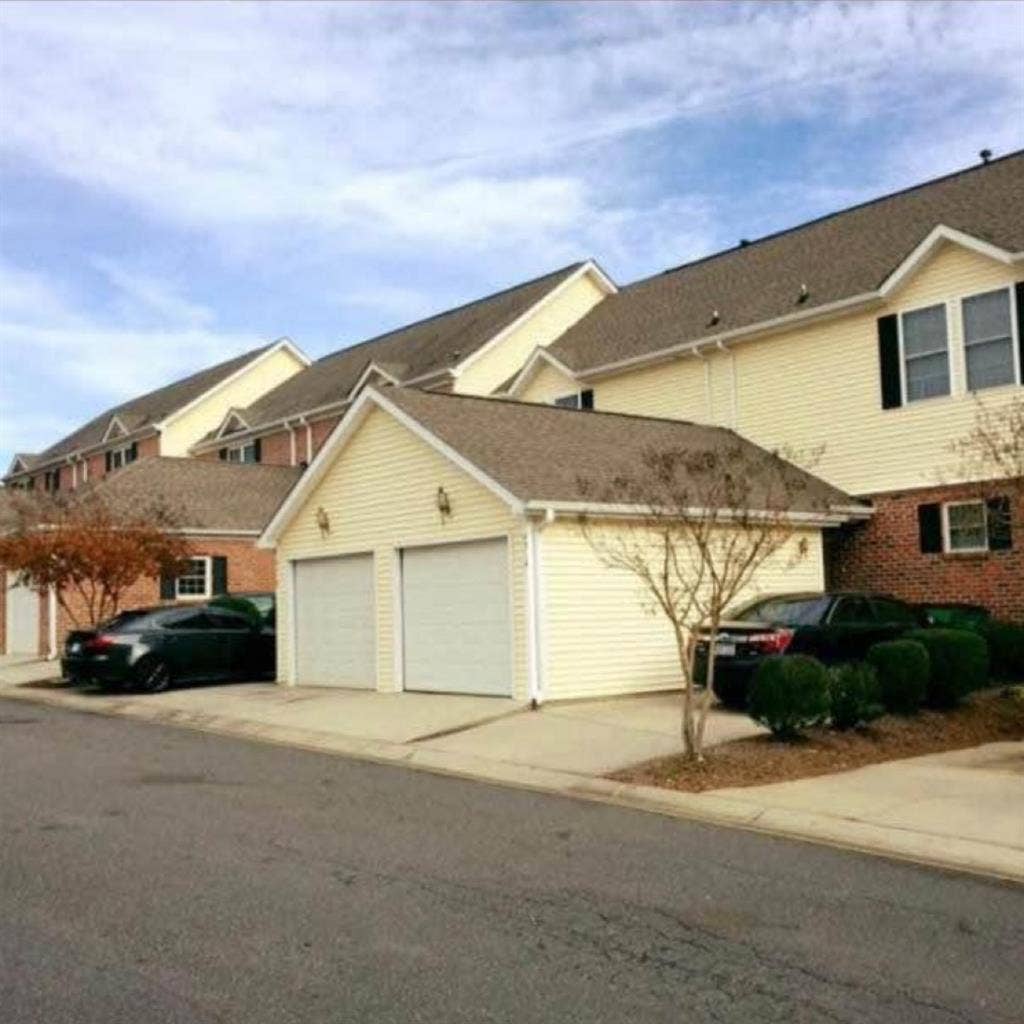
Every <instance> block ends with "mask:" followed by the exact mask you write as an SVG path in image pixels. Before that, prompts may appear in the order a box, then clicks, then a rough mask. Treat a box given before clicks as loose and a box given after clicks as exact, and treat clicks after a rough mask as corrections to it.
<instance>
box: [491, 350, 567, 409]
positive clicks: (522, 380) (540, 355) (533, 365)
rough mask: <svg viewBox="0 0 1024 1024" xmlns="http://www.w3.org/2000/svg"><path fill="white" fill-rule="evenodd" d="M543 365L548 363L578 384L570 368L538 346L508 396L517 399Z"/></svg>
mask: <svg viewBox="0 0 1024 1024" xmlns="http://www.w3.org/2000/svg"><path fill="white" fill-rule="evenodd" d="M541 363H547V364H548V365H549V366H553V367H554V368H555V369H556V370H558V372H559V373H561V374H564V375H565V376H566V377H568V378H569V380H570V381H571V382H573V383H576V384H578V383H579V378H578V377H577V376H576V374H575V373H573V372H572V370H570V369H569V367H568V366H566V365H565V363H563V362H562V361H561V360H559V359H556V358H555V357H554V356H553V355H552V354H551V353H550V352H549V351H548V350H547V348H545V346H543V345H538V346H537V347H536V348H535V349H534V350H533V353H532V355H531V356H530V358H529V359H527V360H526V362H525V363H524V364H523V368H522V369H521V370H520V371H519V373H517V374H516V378H515V380H514V381H512V384H511V386H510V387H509V389H508V391H507V392H506V394H507V395H508V396H509V397H510V398H515V397H517V396H518V395H519V393H520V392H521V391H522V390H523V389H524V388H525V387H526V385H527V384H529V383H530V381H532V380H533V378H534V377H536V376H537V374H538V373H539V372H540V369H541Z"/></svg>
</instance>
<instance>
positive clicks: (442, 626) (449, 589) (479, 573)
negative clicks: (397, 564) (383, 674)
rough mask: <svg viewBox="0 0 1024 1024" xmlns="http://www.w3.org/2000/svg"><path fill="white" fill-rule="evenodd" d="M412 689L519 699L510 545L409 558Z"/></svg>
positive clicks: (407, 652) (411, 552)
mask: <svg viewBox="0 0 1024 1024" xmlns="http://www.w3.org/2000/svg"><path fill="white" fill-rule="evenodd" d="M402 626H403V634H404V641H405V646H404V651H403V655H404V658H403V661H404V672H405V689H407V690H427V691H430V692H433V693H475V694H486V695H490V696H502V697H510V696H511V695H512V619H511V611H510V608H509V593H508V542H507V540H506V539H505V538H503V537H502V538H499V539H497V540H485V541H474V542H472V543H468V544H443V545H438V546H436V547H427V548H407V549H406V550H405V551H403V552H402Z"/></svg>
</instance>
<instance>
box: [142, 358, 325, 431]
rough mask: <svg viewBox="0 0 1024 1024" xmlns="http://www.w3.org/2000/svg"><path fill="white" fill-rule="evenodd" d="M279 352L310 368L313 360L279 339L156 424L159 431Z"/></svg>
mask: <svg viewBox="0 0 1024 1024" xmlns="http://www.w3.org/2000/svg"><path fill="white" fill-rule="evenodd" d="M278 352H289V353H291V355H293V356H294V357H295V358H296V359H297V360H298V361H299V362H300V363H301V364H302V365H303V366H309V365H310V364H311V363H312V360H311V359H310V358H309V356H307V355H306V353H305V352H303V351H302V350H301V349H300V348H299V347H298V346H297V345H295V343H294V342H293V341H292V340H291V339H290V338H279V339H278V340H277V341H276V342H274V344H273V345H271V346H270V348H268V349H266V350H265V351H263V352H261V353H260V354H259V355H258V356H256V357H255V358H253V359H250V360H249V362H247V363H245V364H244V365H243V366H240V367H239V368H238V369H237V370H235V372H234V373H232V374H229V375H228V376H227V377H225V378H224V379H223V380H220V381H218V382H217V383H216V384H214V385H213V387H211V388H208V389H207V390H206V391H204V392H203V393H202V394H201V395H199V396H197V397H196V398H193V399H192V401H191V402H189V403H188V404H187V405H183V406H182V407H181V408H180V409H175V410H174V412H172V413H171V414H170V415H169V416H167V417H166V418H165V419H162V420H161V421H160V422H159V423H156V424H154V426H155V427H156V429H157V430H166V429H167V427H168V426H170V424H172V423H174V422H175V421H177V420H179V419H181V417H182V416H184V415H186V414H187V413H189V412H191V411H192V410H193V409H194V408H196V406H198V405H199V404H200V403H202V402H205V401H206V400H207V399H208V398H209V397H210V396H211V395H215V394H217V393H218V392H219V391H223V390H224V388H226V387H228V386H229V385H230V384H234V382H235V381H236V380H238V379H239V378H241V377H243V376H244V375H245V374H247V373H248V372H249V371H250V370H251V369H253V368H254V367H256V366H259V365H260V363H265V362H266V361H267V360H268V359H270V358H272V357H273V356H275V355H277V353H278Z"/></svg>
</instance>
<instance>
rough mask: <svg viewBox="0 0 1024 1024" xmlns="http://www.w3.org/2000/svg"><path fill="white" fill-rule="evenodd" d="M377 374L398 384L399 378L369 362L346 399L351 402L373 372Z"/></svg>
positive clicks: (391, 382) (390, 382)
mask: <svg viewBox="0 0 1024 1024" xmlns="http://www.w3.org/2000/svg"><path fill="white" fill-rule="evenodd" d="M374 373H375V374H377V376H378V377H383V378H384V379H385V380H386V381H387V382H388V383H389V384H398V383H399V380H398V378H397V377H396V376H395V375H394V374H391V373H388V371H387V370H383V369H381V368H380V367H379V366H378V365H377V364H376V363H374V362H372V361H371V362H369V363H367V365H366V369H365V370H363V372H362V373H361V374H360V375H359V380H357V381H356V382H355V384H353V385H352V388H351V390H350V391H349V393H348V397H347V399H346V401H348V402H351V401H352V400H353V399H354V398H355V397H356V396H357V395H358V394H359V392H360V391H362V390H363V388H364V387H365V386H366V382H367V381H368V380H369V379H370V376H371V375H372V374H374Z"/></svg>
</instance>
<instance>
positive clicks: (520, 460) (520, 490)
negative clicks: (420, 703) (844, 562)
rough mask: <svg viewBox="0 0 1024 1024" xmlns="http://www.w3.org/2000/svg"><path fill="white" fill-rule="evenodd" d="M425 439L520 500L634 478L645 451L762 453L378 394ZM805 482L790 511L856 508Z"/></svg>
mask: <svg viewBox="0 0 1024 1024" xmlns="http://www.w3.org/2000/svg"><path fill="white" fill-rule="evenodd" d="M380 394H381V396H382V397H383V398H384V400H385V401H388V402H392V403H394V404H395V405H396V406H398V407H399V409H401V410H402V411H403V412H405V413H407V414H408V415H409V416H411V417H412V418H413V419H415V420H416V421H417V422H418V423H420V424H422V425H423V426H424V427H426V429H427V430H428V431H430V433H431V434H433V435H435V436H436V437H438V438H440V439H441V440H442V441H444V442H445V444H447V445H449V446H450V447H452V448H454V449H455V451H457V452H458V453H459V454H460V455H462V456H464V457H465V458H466V459H468V460H469V461H470V462H471V463H473V465H475V466H477V467H478V468H479V469H481V470H483V472H484V473H486V474H487V475H488V476H489V477H491V478H492V479H493V480H494V481H496V482H497V483H499V484H501V486H502V487H504V488H505V489H506V490H507V491H509V492H510V493H511V494H512V495H513V496H515V497H516V498H518V499H519V500H521V501H580V500H584V499H586V498H592V496H593V492H591V493H590V494H588V493H587V492H585V491H583V490H581V486H580V482H581V479H582V480H584V481H586V482H587V483H589V484H590V485H591V486H592V487H594V488H596V490H597V492H598V493H600V492H601V490H602V489H603V488H604V487H606V486H607V485H609V484H610V483H611V481H613V480H614V479H615V478H616V477H617V476H618V475H620V474H627V475H628V474H629V473H630V472H632V473H634V474H635V473H636V471H637V460H638V457H639V456H640V455H641V454H642V453H643V452H645V451H651V450H654V451H661V452H667V451H678V450H686V451H690V452H697V451H706V450H717V451H719V452H721V451H723V450H725V449H726V448H727V447H728V448H731V447H733V446H736V445H739V446H740V447H741V448H742V449H749V450H750V451H751V452H752V453H754V452H758V451H762V449H759V448H758V447H757V446H756V445H754V444H751V442H749V441H747V440H746V439H745V438H742V437H740V436H739V435H738V434H736V433H735V432H734V431H732V430H728V429H726V428H725V427H708V426H702V425H699V424H696V423H688V422H685V421H683V420H666V419H654V418H651V417H646V416H629V415H624V414H621V413H603V412H587V411H578V410H575V409H562V408H558V407H556V406H551V405H536V404H532V403H528V402H513V401H509V400H508V399H502V398H484V397H477V396H470V395H446V394H437V393H436V392H427V391H419V390H416V389H414V388H401V387H399V388H388V389H387V390H386V391H383V392H380ZM794 472H795V473H797V474H798V476H800V477H802V478H803V479H804V481H805V483H806V489H804V490H802V491H801V492H800V493H799V494H798V495H797V496H796V498H795V499H794V508H793V510H794V511H809V512H821V511H822V510H823V509H824V508H826V507H828V506H846V507H849V506H854V505H859V504H862V503H860V502H858V501H857V500H856V499H854V498H851V497H850V496H849V495H848V494H846V493H845V492H843V491H840V490H839V489H838V488H835V487H832V486H831V485H830V484H828V483H826V482H825V481H823V480H821V479H819V478H818V477H816V476H813V475H812V474H810V473H804V472H803V471H801V470H794Z"/></svg>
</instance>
